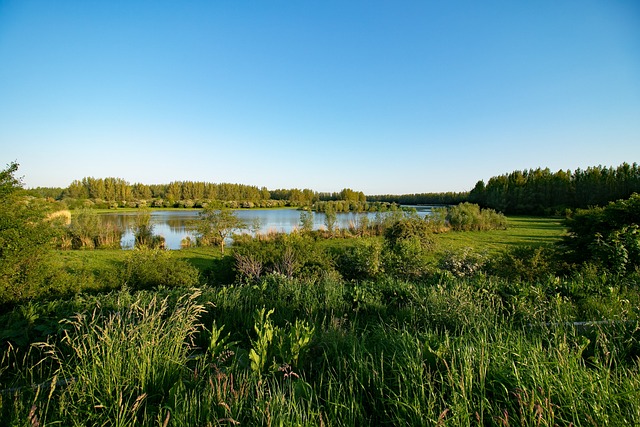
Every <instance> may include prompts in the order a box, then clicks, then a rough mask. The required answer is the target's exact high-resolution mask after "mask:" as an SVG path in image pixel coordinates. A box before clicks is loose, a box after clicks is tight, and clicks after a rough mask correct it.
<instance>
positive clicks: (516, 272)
mask: <svg viewBox="0 0 640 427" xmlns="http://www.w3.org/2000/svg"><path fill="white" fill-rule="evenodd" d="M557 257H558V254H557V252H556V251H555V250H554V248H550V247H545V246H537V247H533V246H517V247H515V248H512V249H510V250H506V251H504V252H503V253H501V254H500V255H499V256H497V257H496V258H494V260H493V261H492V262H491V263H490V264H491V265H490V267H489V268H490V270H491V272H492V273H493V274H495V275H497V276H500V277H504V278H506V279H509V280H513V281H525V282H528V283H533V282H536V281H540V280H544V279H546V278H548V277H549V276H553V275H555V273H556V270H557V269H558V267H557V266H556V264H557V262H556V261H555V259H556V258H557Z"/></svg>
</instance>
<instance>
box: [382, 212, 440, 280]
mask: <svg viewBox="0 0 640 427" xmlns="http://www.w3.org/2000/svg"><path fill="white" fill-rule="evenodd" d="M384 238H385V243H386V244H385V248H384V253H383V259H384V261H383V265H384V270H385V271H387V272H389V273H390V274H392V275H394V276H396V277H412V278H416V277H420V276H422V275H424V274H426V273H427V272H428V271H429V270H430V266H429V253H430V252H431V251H432V250H433V247H434V239H433V232H432V228H431V226H430V224H429V222H428V221H426V220H424V219H421V218H418V217H415V216H408V217H402V218H401V219H399V220H396V221H395V222H393V223H392V224H391V225H390V226H389V227H387V228H386V230H385V233H384Z"/></svg>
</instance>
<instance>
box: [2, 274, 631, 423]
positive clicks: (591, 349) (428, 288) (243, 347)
mask: <svg viewBox="0 0 640 427" xmlns="http://www.w3.org/2000/svg"><path fill="white" fill-rule="evenodd" d="M487 280H488V279H482V278H479V279H478V280H477V281H461V280H456V279H449V280H446V281H445V282H441V283H440V284H439V285H437V286H432V285H425V284H420V283H415V282H403V281H397V280H390V279H387V280H386V281H382V282H379V283H377V284H375V286H371V287H369V288H367V292H364V293H360V294H359V295H358V298H357V302H358V304H357V305H356V306H354V305H353V304H352V303H353V302H354V300H353V298H354V296H355V294H353V293H352V288H353V284H349V283H345V282H343V281H340V280H335V279H330V278H327V279H324V280H321V281H320V282H316V283H306V282H304V281H302V280H297V279H287V278H284V277H266V278H264V279H263V280H262V281H261V282H259V283H256V285H255V286H234V287H227V288H203V289H202V292H201V293H200V292H193V291H189V292H186V293H185V291H179V290H171V291H169V290H160V291H144V292H138V293H135V294H134V293H131V292H130V291H127V290H123V291H118V292H114V293H111V294H107V295H104V296H103V297H102V298H98V299H97V300H95V302H97V305H93V306H92V305H87V306H86V307H87V309H86V310H85V311H83V312H81V313H80V314H79V315H76V316H72V317H70V318H69V320H68V321H66V322H63V324H65V325H67V326H68V327H67V329H66V330H65V331H63V332H62V334H61V335H60V337H59V338H55V337H52V338H53V339H52V340H51V341H50V342H49V343H47V344H43V345H40V346H39V347H37V348H40V349H41V350H42V351H41V353H40V356H39V357H33V358H31V359H29V358H26V359H24V358H23V359H20V358H19V357H16V353H17V351H18V350H16V349H13V350H12V349H8V350H6V351H5V354H4V360H5V361H6V360H11V361H12V363H10V364H4V363H3V366H6V367H8V368H10V369H11V371H12V374H11V375H8V374H9V372H3V373H0V380H2V385H1V386H0V388H2V389H3V390H7V389H9V390H13V391H9V392H0V422H2V423H3V425H7V426H17V425H25V424H27V425H28V424H29V423H30V424H31V425H34V424H35V422H34V420H36V421H37V422H38V423H40V425H48V424H52V425H55V424H57V423H59V424H62V425H86V424H87V423H88V424H91V425H123V426H124V425H236V424H238V423H239V424H240V425H267V426H271V425H311V426H314V425H315V426H351V425H363V426H368V425H372V426H374V425H375V426H378V425H418V426H421V425H424V426H436V425H441V426H445V425H446V426H467V425H499V426H522V425H524V426H540V425H566V426H569V425H573V426H596V425H614V426H616V425H637V424H638V423H640V409H639V408H640V372H639V368H640V365H639V363H638V356H639V355H640V348H639V344H638V339H639V336H638V327H637V323H636V322H630V323H621V324H611V325H596V326H594V327H592V328H591V329H590V330H588V331H584V330H582V331H578V330H576V329H574V328H573V327H572V326H571V325H569V326H564V325H563V324H552V325H544V324H539V326H536V327H532V326H527V318H522V315H523V313H520V316H519V317H518V319H519V320H518V321H514V319H515V317H514V316H515V315H516V313H514V312H513V308H512V307H509V306H508V305H505V302H504V301H503V300H502V298H501V297H500V294H499V292H496V291H491V290H489V289H490V286H489V285H490V283H488V282H487ZM393 293H395V296H393V297H392V295H393ZM322 295H324V297H323V296H322ZM334 296H335V297H334ZM350 299H351V300H350ZM605 299H606V298H605ZM554 301H555V302H554ZM559 303H562V304H571V302H570V301H564V302H558V301H556V300H555V297H554V296H545V295H539V296H538V297H537V298H536V299H535V300H532V302H531V305H532V307H528V309H530V310H531V312H532V313H531V316H535V315H536V314H535V313H534V312H536V311H538V310H540V309H541V308H543V306H544V305H545V304H559ZM258 307H264V308H260V309H258ZM523 309H527V308H526V307H525V308H523ZM271 310H273V315H272V316H271V317H269V315H268V314H267V315H265V312H266V311H271ZM259 312H261V313H262V315H257V314H258V313H259ZM550 313H551V314H550V318H549V320H554V314H553V313H552V312H550ZM532 318H533V317H532ZM301 331H304V333H301ZM307 339H309V340H308V341H307ZM295 343H299V345H298V346H295V345H294V344H295ZM294 349H295V350H294ZM251 354H254V355H258V354H259V355H260V357H261V358H262V359H261V360H262V361H263V362H264V363H260V364H258V365H256V366H257V367H254V363H252V362H253V361H254V358H255V356H251V357H250V355H251ZM40 359H41V361H39V360H40ZM45 367H46V369H45ZM25 381H26V384H29V383H31V382H33V383H38V384H42V385H43V386H42V387H40V388H38V389H32V388H29V387H27V388H20V386H21V385H25ZM25 420H26V421H25Z"/></svg>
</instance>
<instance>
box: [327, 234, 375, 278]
mask: <svg viewBox="0 0 640 427" xmlns="http://www.w3.org/2000/svg"><path fill="white" fill-rule="evenodd" d="M334 256H335V262H336V269H337V270H338V272H339V273H340V274H341V275H342V277H344V278H345V279H347V280H366V279H371V278H374V277H375V276H377V275H378V274H379V273H381V272H382V271H383V269H382V244H381V243H380V242H379V241H378V240H362V239H357V240H356V241H355V242H354V244H353V245H351V246H342V247H340V248H338V249H336V251H335V253H334Z"/></svg>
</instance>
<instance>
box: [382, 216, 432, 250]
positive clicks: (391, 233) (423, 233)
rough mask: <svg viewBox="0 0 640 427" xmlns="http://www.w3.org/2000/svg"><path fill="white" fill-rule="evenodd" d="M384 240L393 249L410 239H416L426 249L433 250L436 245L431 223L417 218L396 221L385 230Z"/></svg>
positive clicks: (411, 217) (410, 217)
mask: <svg viewBox="0 0 640 427" xmlns="http://www.w3.org/2000/svg"><path fill="white" fill-rule="evenodd" d="M384 238H385V241H386V242H387V244H388V245H389V246H391V247H392V248H395V247H396V246H398V245H399V244H400V243H401V242H403V241H405V240H409V239H415V240H416V241H417V242H419V244H420V246H422V247H423V248H425V249H429V248H431V247H432V246H433V243H434V240H433V230H432V228H431V225H430V224H429V221H427V220H424V219H422V218H419V217H416V216H409V217H405V218H402V219H400V220H397V221H395V222H394V223H393V224H392V225H391V226H390V227H388V228H387V229H386V230H385V233H384Z"/></svg>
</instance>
